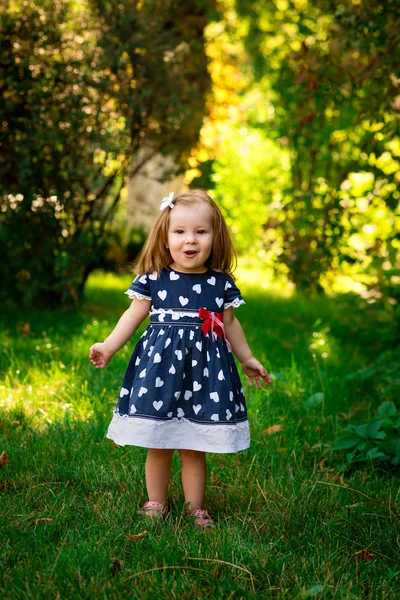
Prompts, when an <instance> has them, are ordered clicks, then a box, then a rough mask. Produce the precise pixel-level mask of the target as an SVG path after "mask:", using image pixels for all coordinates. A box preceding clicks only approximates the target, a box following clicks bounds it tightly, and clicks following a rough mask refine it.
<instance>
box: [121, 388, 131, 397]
mask: <svg viewBox="0 0 400 600" xmlns="http://www.w3.org/2000/svg"><path fill="white" fill-rule="evenodd" d="M128 394H129V390H127V389H126V388H125V387H122V388H121V393H120V395H119V396H120V398H123V397H124V396H127V395H128Z"/></svg>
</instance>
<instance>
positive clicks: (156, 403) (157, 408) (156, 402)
mask: <svg viewBox="0 0 400 600" xmlns="http://www.w3.org/2000/svg"><path fill="white" fill-rule="evenodd" d="M162 405H163V401H162V400H157V401H156V400H154V402H153V406H154V408H155V409H156V410H160V408H161V407H162Z"/></svg>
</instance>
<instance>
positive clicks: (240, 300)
mask: <svg viewBox="0 0 400 600" xmlns="http://www.w3.org/2000/svg"><path fill="white" fill-rule="evenodd" d="M241 304H246V302H245V301H244V300H243V298H235V299H234V300H232V302H227V303H226V304H224V310H225V309H227V308H230V307H231V306H233V308H237V307H238V306H240V305H241Z"/></svg>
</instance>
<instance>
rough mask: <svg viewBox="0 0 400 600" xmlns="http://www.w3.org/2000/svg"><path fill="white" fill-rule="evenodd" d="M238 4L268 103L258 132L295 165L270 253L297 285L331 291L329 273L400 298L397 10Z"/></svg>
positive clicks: (271, 226)
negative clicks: (397, 290) (286, 155)
mask: <svg viewBox="0 0 400 600" xmlns="http://www.w3.org/2000/svg"><path fill="white" fill-rule="evenodd" d="M236 6H237V10H238V12H239V14H240V15H241V16H242V18H243V19H244V20H245V24H246V27H247V34H246V36H245V39H246V45H247V48H248V50H249V52H250V54H251V56H252V59H253V67H254V73H255V76H256V79H257V80H258V84H257V87H258V89H259V93H260V96H261V98H262V102H259V106H260V108H262V107H264V110H260V111H257V110H255V109H253V110H252V111H250V112H249V119H250V124H251V125H252V126H253V127H259V128H262V130H263V131H264V132H265V135H266V137H268V138H269V139H273V140H275V142H276V144H278V145H281V146H282V147H283V148H286V149H287V150H288V151H289V153H290V158H291V166H290V171H291V176H290V178H288V185H287V186H285V188H283V189H282V192H281V196H282V198H281V201H280V204H279V206H276V205H273V204H272V205H271V207H270V210H269V211H268V214H267V218H266V220H265V222H264V229H265V237H264V240H263V243H264V245H265V247H266V248H267V249H269V250H270V249H271V248H273V249H274V250H275V254H276V255H277V256H279V258H278V263H283V265H285V266H286V267H287V269H288V272H289V276H290V279H291V280H292V281H293V282H294V283H296V285H297V286H299V287H304V288H308V289H317V290H318V289H321V287H325V288H329V287H331V286H332V285H333V277H332V275H331V274H330V272H331V273H335V274H340V275H343V276H345V277H349V278H356V279H357V280H358V282H359V283H360V286H362V287H363V288H364V290H365V292H366V293H371V294H372V295H373V294H374V293H376V294H381V297H384V298H385V299H387V298H390V297H392V298H396V297H397V293H396V288H397V286H398V283H399V281H398V274H397V267H398V264H399V262H400V239H399V235H398V231H399V207H398V204H399V203H398V200H399V197H400V195H399V191H398V189H397V188H398V183H399V180H400V179H399V177H400V167H399V165H400V161H399V157H400V145H399V142H398V137H397V136H398V131H399V110H398V108H399V106H398V101H399V91H398V90H399V87H398V86H399V79H398V73H399V67H400V62H399V54H398V52H395V51H394V49H395V48H396V47H398V46H399V44H400V30H399V28H398V27H397V26H396V23H398V19H399V16H400V12H399V4H398V2H396V1H395V0H389V1H388V2H386V3H384V4H382V3H381V2H377V1H374V2H368V3H365V2H353V3H351V2H347V3H342V4H339V5H338V4H335V3H331V2H315V1H313V0H308V1H306V2H303V3H301V4H300V3H290V2H286V1H285V0H282V2H279V3H278V5H277V3H276V2H272V1H270V0H268V1H267V2H262V3H261V2H257V1H256V0H237V2H236ZM265 105H267V107H268V108H267V110H265ZM259 115H261V117H260V116H259ZM360 183H361V185H359V184H360ZM278 252H279V255H278ZM278 267H279V265H278Z"/></svg>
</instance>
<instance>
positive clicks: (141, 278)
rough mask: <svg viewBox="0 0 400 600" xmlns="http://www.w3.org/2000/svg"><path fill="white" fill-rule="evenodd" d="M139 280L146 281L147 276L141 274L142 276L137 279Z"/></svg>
mask: <svg viewBox="0 0 400 600" xmlns="http://www.w3.org/2000/svg"><path fill="white" fill-rule="evenodd" d="M139 282H140V283H147V277H146V275H142V276H141V277H140V279H139Z"/></svg>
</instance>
